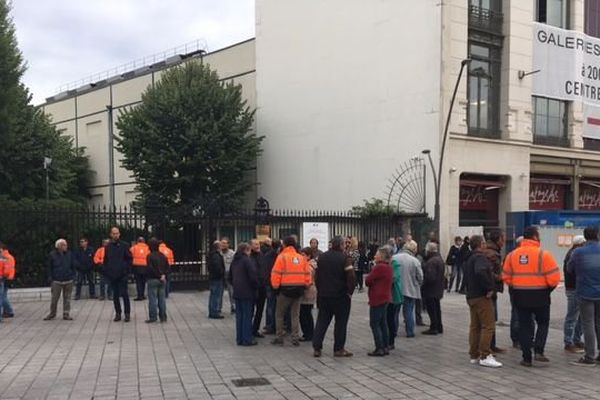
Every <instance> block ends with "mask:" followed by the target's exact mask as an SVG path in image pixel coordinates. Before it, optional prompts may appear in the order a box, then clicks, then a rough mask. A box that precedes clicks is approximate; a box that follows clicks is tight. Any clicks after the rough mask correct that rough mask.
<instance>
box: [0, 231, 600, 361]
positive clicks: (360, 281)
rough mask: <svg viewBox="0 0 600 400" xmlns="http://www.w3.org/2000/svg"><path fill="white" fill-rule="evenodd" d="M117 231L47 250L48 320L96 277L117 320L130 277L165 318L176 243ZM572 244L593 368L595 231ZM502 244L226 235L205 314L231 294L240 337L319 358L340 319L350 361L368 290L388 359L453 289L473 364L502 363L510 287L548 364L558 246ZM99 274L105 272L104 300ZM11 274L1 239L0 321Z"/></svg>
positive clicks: (569, 343)
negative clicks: (443, 251) (357, 299)
mask: <svg viewBox="0 0 600 400" xmlns="http://www.w3.org/2000/svg"><path fill="white" fill-rule="evenodd" d="M120 236H121V235H120V231H119V229H118V228H116V227H114V228H112V229H111V230H110V238H109V239H105V240H103V242H102V246H101V247H100V248H99V249H97V250H96V249H93V248H92V247H91V246H90V244H89V241H88V240H87V239H86V238H81V240H80V241H79V248H78V249H76V250H75V251H73V252H71V251H70V250H69V248H68V243H67V241H66V240H64V239H59V240H57V241H56V244H55V249H54V250H53V251H52V252H51V253H50V255H49V257H48V277H49V280H50V285H51V304H50V313H49V314H48V315H47V316H46V317H45V318H44V319H45V320H52V319H54V318H56V316H57V308H58V301H59V299H60V297H61V295H62V298H63V308H62V312H63V315H62V316H63V319H64V320H72V317H71V315H70V300H71V296H72V291H73V286H74V285H75V299H76V300H78V299H80V298H81V290H82V286H83V285H84V284H87V285H89V296H90V298H99V299H100V300H104V299H105V298H112V300H113V303H114V310H115V314H114V321H120V320H122V319H123V320H124V321H125V322H129V321H130V319H131V305H130V302H129V294H128V282H129V278H130V274H132V275H133V277H134V278H135V282H136V295H137V296H136V298H135V299H134V300H137V301H142V300H145V299H146V291H147V294H148V297H147V299H148V304H149V307H148V309H149V316H148V319H147V320H146V322H148V323H152V322H157V321H160V322H166V321H167V311H166V301H165V298H166V297H167V296H168V288H169V285H168V282H169V279H168V276H169V272H170V266H172V265H173V264H174V255H173V251H172V250H171V249H169V248H168V247H167V246H166V244H165V243H162V242H161V241H159V240H158V239H157V238H150V239H149V240H148V243H146V240H145V238H143V237H139V238H138V239H137V240H136V243H135V244H133V245H130V244H129V243H127V242H125V241H123V240H121V237H120ZM572 243H573V245H572V248H571V249H570V250H569V251H568V253H567V255H566V257H565V259H564V262H563V266H562V269H563V273H564V285H565V294H566V298H567V310H566V315H565V320H564V350H565V351H566V352H568V353H573V354H580V355H581V356H580V358H579V359H577V360H573V361H572V364H573V365H578V366H595V365H596V364H598V363H600V355H598V354H597V353H596V350H597V349H599V350H600V340H599V339H600V243H599V230H598V228H597V227H593V226H590V227H587V228H585V230H584V232H583V236H575V237H574V238H573V242H572ZM505 244H506V243H505V235H504V233H503V232H502V231H501V230H499V229H496V230H492V231H491V232H488V235H487V239H486V238H484V236H481V235H474V236H471V237H465V238H464V239H463V238H460V237H456V238H455V239H454V243H453V245H452V246H451V248H450V250H449V252H448V254H447V256H446V258H445V259H444V258H442V256H441V255H440V251H439V243H438V242H437V240H436V239H435V238H434V237H433V236H432V237H431V238H430V240H429V241H428V242H427V243H426V244H425V246H424V247H423V249H422V251H419V246H418V244H417V243H416V242H415V241H414V240H413V239H412V237H410V235H407V236H405V237H403V238H396V239H390V240H389V241H388V242H387V243H386V244H385V245H383V246H381V245H379V243H378V242H377V241H376V240H374V241H373V242H371V243H370V244H368V245H367V244H366V243H364V242H360V241H358V240H357V239H356V238H354V237H341V236H336V237H334V238H333V239H332V240H331V241H330V242H329V243H328V249H327V251H322V250H321V249H319V242H318V240H317V239H311V240H310V245H309V246H308V247H306V248H300V247H299V245H298V238H297V237H296V236H293V235H292V236H288V237H286V238H285V239H284V240H283V241H279V240H271V239H269V238H267V239H265V240H262V241H259V240H257V239H253V240H251V241H249V242H248V243H240V244H239V245H238V246H237V251H233V250H232V249H231V248H230V242H229V239H228V238H223V239H221V240H218V241H215V242H214V243H212V247H211V250H210V252H209V253H208V255H207V257H206V262H207V269H208V274H209V288H210V296H209V304H208V317H209V318H211V319H222V318H224V316H223V296H224V295H225V292H227V293H228V296H229V300H230V301H229V304H230V307H231V308H230V311H231V313H232V314H235V319H236V324H235V326H236V343H237V344H238V345H240V346H254V345H256V344H257V343H258V342H257V339H261V338H265V335H274V337H273V339H272V340H271V343H272V344H273V345H277V346H283V345H285V343H286V340H288V337H289V340H290V343H291V344H292V345H293V346H299V345H300V342H311V343H312V348H313V354H314V356H315V357H321V355H322V351H323V341H324V338H325V336H326V333H327V331H328V329H329V326H330V325H331V322H332V320H333V321H334V332H333V336H334V338H333V339H334V344H333V355H334V356H335V357H351V356H352V355H353V354H352V353H351V352H350V351H349V350H348V349H347V348H346V339H347V326H348V321H349V318H350V309H351V304H352V297H353V294H354V292H355V290H356V289H358V291H359V292H360V291H362V290H363V287H364V286H366V287H367V288H368V300H369V325H370V328H371V331H372V335H373V343H374V346H373V351H371V352H369V353H368V355H369V356H373V357H383V356H386V355H389V354H390V351H392V350H394V349H395V348H396V344H397V340H396V339H397V337H398V335H399V329H400V316H401V315H402V317H403V321H404V330H405V336H406V337H407V338H409V339H410V338H414V337H415V327H416V326H418V325H424V324H423V320H422V317H421V310H422V308H423V307H424V308H425V309H426V311H427V314H428V316H429V327H428V328H427V329H426V330H424V331H422V334H425V335H441V334H443V333H444V325H443V322H442V307H441V300H442V298H443V296H444V293H446V292H451V291H452V289H453V288H454V290H455V291H456V292H458V293H462V294H464V295H465V297H466V302H467V305H468V309H469V313H470V326H469V336H468V342H469V356H470V362H471V363H472V364H478V365H481V366H484V367H492V368H497V367H501V366H502V363H501V362H500V361H498V360H497V358H496V357H497V356H498V355H499V354H502V353H505V352H506V349H502V348H500V347H498V346H497V345H496V321H497V320H498V295H500V294H501V293H503V292H504V288H505V286H506V287H508V293H509V297H510V303H511V324H510V325H511V326H510V336H511V339H512V342H513V347H514V348H517V349H520V350H521V352H522V361H521V365H522V366H524V367H531V366H532V365H533V364H534V362H535V363H548V362H549V361H550V360H549V359H548V357H546V355H545V347H546V340H547V337H548V332H549V324H550V307H551V293H552V292H553V291H554V289H555V288H556V287H558V285H559V283H560V281H561V272H560V267H559V265H558V263H557V261H556V260H555V258H554V256H553V255H552V253H551V252H550V251H548V250H545V249H544V248H543V246H542V243H541V242H540V234H539V231H538V229H537V228H536V227H527V228H526V229H525V230H524V232H523V236H522V237H519V238H518V239H517V240H516V247H515V249H514V250H512V251H510V252H508V254H506V255H505V256H503V252H504V251H505V250H506V249H505V248H504V247H505ZM96 273H100V274H101V279H100V293H99V296H98V297H96V291H95V289H96V285H95V282H96V279H95V274H96ZM14 277H15V259H14V257H13V256H12V255H11V254H10V252H9V251H8V250H7V249H6V246H5V245H4V244H2V243H0V281H1V282H0V300H1V301H0V307H1V308H0V319H1V318H11V317H14V310H13V307H12V305H11V304H10V301H9V299H8V296H7V291H8V285H7V283H8V281H10V280H12V279H14ZM121 299H122V304H121ZM315 306H316V308H317V317H316V320H315V319H314V316H313V312H314V309H315ZM123 313H124V317H123ZM263 315H264V325H263V328H262V330H261V325H262V324H263Z"/></svg>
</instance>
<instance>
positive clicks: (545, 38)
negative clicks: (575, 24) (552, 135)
mask: <svg viewBox="0 0 600 400" xmlns="http://www.w3.org/2000/svg"><path fill="white" fill-rule="evenodd" d="M532 72H535V73H534V74H533V75H532V78H533V90H532V94H533V95H536V96H543V97H550V98H554V99H559V100H569V101H577V102H583V103H584V105H585V106H584V119H585V121H584V136H588V137H596V138H600V39H597V38H593V37H590V36H588V35H586V34H584V33H581V32H576V31H569V30H566V29H561V28H556V27H554V26H550V25H546V24H540V23H537V22H534V23H533V71H532Z"/></svg>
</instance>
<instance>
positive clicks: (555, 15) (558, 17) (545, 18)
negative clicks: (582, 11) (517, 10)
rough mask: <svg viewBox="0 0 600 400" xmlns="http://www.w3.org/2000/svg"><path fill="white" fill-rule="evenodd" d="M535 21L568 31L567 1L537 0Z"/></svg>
mask: <svg viewBox="0 0 600 400" xmlns="http://www.w3.org/2000/svg"><path fill="white" fill-rule="evenodd" d="M536 17H537V18H536V20H537V22H542V23H544V24H548V25H552V26H557V27H559V28H564V29H569V24H568V21H569V0H537V7H536Z"/></svg>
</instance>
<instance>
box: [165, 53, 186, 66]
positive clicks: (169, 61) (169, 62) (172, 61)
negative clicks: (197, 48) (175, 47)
mask: <svg viewBox="0 0 600 400" xmlns="http://www.w3.org/2000/svg"><path fill="white" fill-rule="evenodd" d="M182 58H183V57H182V56H181V54H177V55H175V56H171V57H169V58H167V59H166V60H165V63H166V64H167V65H173V64H177V63H178V62H179V61H181V59H182Z"/></svg>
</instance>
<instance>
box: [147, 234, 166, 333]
mask: <svg viewBox="0 0 600 400" xmlns="http://www.w3.org/2000/svg"><path fill="white" fill-rule="evenodd" d="M159 244H160V242H159V241H158V239H156V238H152V239H150V241H149V246H148V247H149V250H150V254H149V255H148V256H147V263H146V264H147V268H148V269H147V271H146V278H147V284H148V319H147V320H146V323H149V324H150V323H153V322H156V321H157V317H158V318H160V322H167V303H166V301H165V284H166V282H167V274H168V273H169V262H168V261H167V257H166V256H165V255H164V254H162V253H161V252H160V251H159V250H158V246H159ZM157 309H158V313H157V312H156V311H157Z"/></svg>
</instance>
